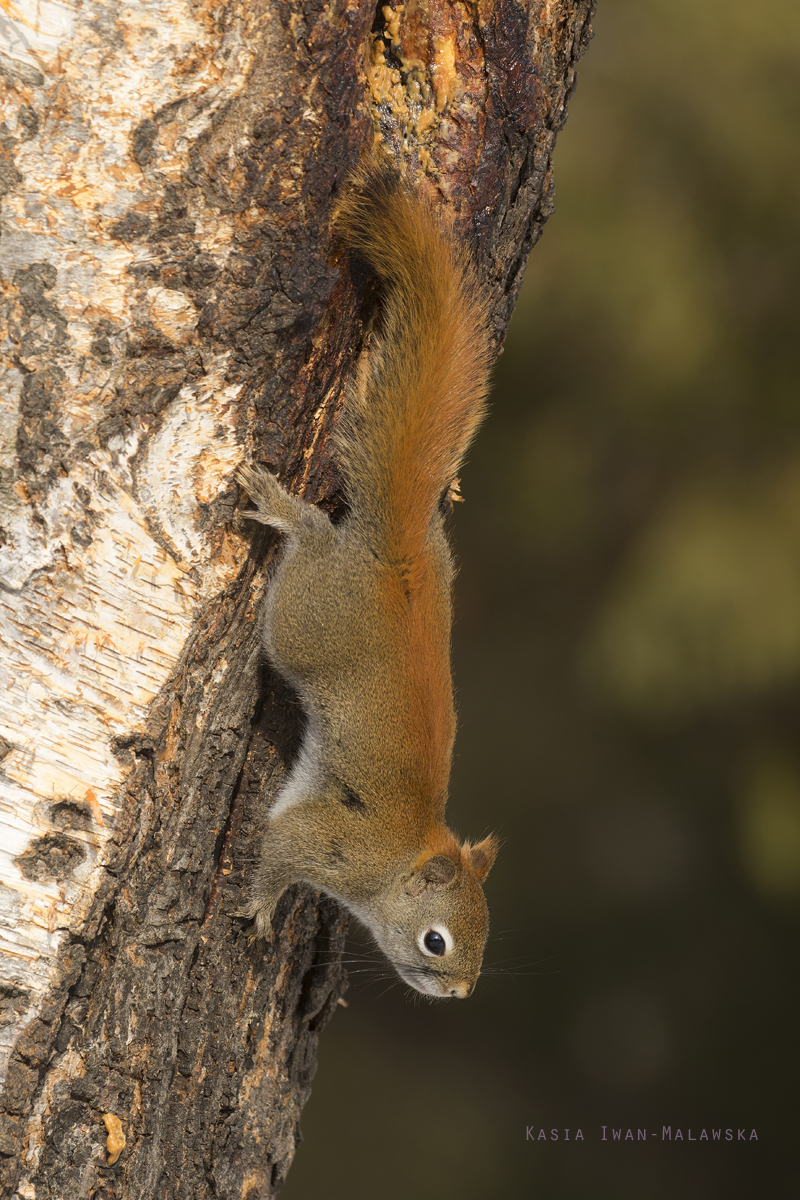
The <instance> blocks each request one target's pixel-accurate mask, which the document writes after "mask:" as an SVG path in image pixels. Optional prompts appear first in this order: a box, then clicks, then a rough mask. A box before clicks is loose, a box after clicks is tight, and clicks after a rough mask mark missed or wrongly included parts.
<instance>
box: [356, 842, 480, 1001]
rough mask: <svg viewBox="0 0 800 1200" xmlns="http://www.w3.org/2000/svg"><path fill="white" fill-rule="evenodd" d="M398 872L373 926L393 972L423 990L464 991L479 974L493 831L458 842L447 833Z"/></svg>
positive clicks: (463, 993) (465, 993)
mask: <svg viewBox="0 0 800 1200" xmlns="http://www.w3.org/2000/svg"><path fill="white" fill-rule="evenodd" d="M442 841H443V842H444V845H443V846H440V847H437V846H436V845H435V844H434V845H433V846H432V847H428V848H427V849H426V850H425V851H424V852H423V854H421V855H420V857H419V858H418V859H417V861H416V862H415V863H414V864H413V866H412V867H411V869H410V870H406V871H403V872H401V874H400V875H399V876H397V878H396V879H395V881H394V883H393V886H392V887H391V889H390V890H389V892H388V894H386V896H385V897H384V903H383V904H382V905H381V908H382V912H381V917H382V920H381V921H380V928H379V929H376V930H375V931H374V932H375V933H376V935H377V937H378V942H379V944H380V946H381V949H382V950H383V952H384V953H385V954H386V956H387V957H388V958H389V960H390V961H391V963H392V966H393V967H394V968H395V970H396V971H397V973H398V975H399V976H400V977H401V979H403V980H404V981H405V982H406V983H408V984H410V985H411V987H413V988H415V989H416V990H417V991H418V992H422V993H423V994H424V995H426V996H440V997H442V996H443V997H450V996H458V997H459V998H462V999H463V998H464V997H466V996H469V995H471V993H472V991H473V990H474V988H475V984H476V983H477V981H478V976H479V974H480V971H481V963H482V962H483V950H484V946H485V945H486V937H487V934H488V932H489V910H488V909H487V907H486V899H485V897H484V895H483V887H482V886H481V885H482V884H483V881H484V880H485V878H486V876H487V875H488V874H489V870H490V868H491V866H492V863H493V862H494V860H495V856H496V854H497V850H498V842H497V840H496V838H494V837H492V836H490V837H487V838H485V839H484V840H483V841H482V842H479V843H478V844H477V845H470V844H469V843H468V842H465V843H464V844H463V846H459V844H458V843H457V842H456V840H455V838H453V837H452V835H451V834H449V831H448V833H447V836H446V838H444V839H442Z"/></svg>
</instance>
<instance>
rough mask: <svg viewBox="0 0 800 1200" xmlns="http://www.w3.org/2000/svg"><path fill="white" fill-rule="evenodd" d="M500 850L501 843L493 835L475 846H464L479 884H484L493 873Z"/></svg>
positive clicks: (465, 853)
mask: <svg viewBox="0 0 800 1200" xmlns="http://www.w3.org/2000/svg"><path fill="white" fill-rule="evenodd" d="M499 849H500V843H499V842H498V840H497V838H496V837H495V836H494V834H493V833H490V834H489V836H488V837H485V838H484V839H483V841H482V842H478V843H477V844H476V845H474V846H470V845H468V844H467V845H465V846H464V855H465V857H466V859H467V860H468V862H469V865H470V866H471V867H472V871H473V874H474V875H475V878H476V879H477V880H478V882H479V883H483V881H484V879H485V878H486V876H487V875H488V874H489V872H490V871H491V869H492V867H493V865H494V860H495V859H496V858H497V851H498V850H499Z"/></svg>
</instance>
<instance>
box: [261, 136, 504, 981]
mask: <svg viewBox="0 0 800 1200" xmlns="http://www.w3.org/2000/svg"><path fill="white" fill-rule="evenodd" d="M333 229H334V234H335V236H336V238H337V239H338V240H339V242H340V243H341V244H342V245H343V246H344V247H345V249H346V250H347V252H348V254H349V255H350V256H351V257H352V258H354V259H358V260H361V261H362V262H365V263H366V264H367V265H368V266H369V267H370V268H371V269H372V271H374V273H375V275H376V276H377V279H378V283H379V288H380V319H379V322H378V324H377V329H376V331H375V332H374V333H373V335H372V338H371V341H370V343H369V345H368V349H367V353H366V354H365V355H364V356H363V357H362V362H361V365H360V367H359V369H358V371H357V373H356V375H355V378H354V379H353V381H352V382H351V384H350V386H349V390H348V392H347V396H346V402H345V407H344V412H343V415H342V417H341V418H340V420H339V422H338V426H337V429H336V433H335V447H336V450H337V451H338V455H339V458H340V460H341V464H342V472H343V476H344V482H345V494H346V499H347V504H348V512H347V515H346V516H345V517H344V519H343V520H342V521H341V522H339V523H337V524H336V525H334V524H332V523H331V521H330V519H329V517H328V516H327V514H326V513H325V512H323V511H322V510H321V509H319V508H316V507H315V506H314V505H312V504H309V503H307V502H306V501H305V500H303V499H302V498H301V497H299V496H293V495H290V494H289V492H287V491H286V489H285V488H284V487H283V486H282V484H281V483H279V482H278V480H277V478H276V477H275V476H274V475H273V474H271V473H269V472H267V471H265V470H263V469H259V468H247V467H245V468H242V469H241V470H240V471H239V472H238V480H239V482H240V483H241V484H242V485H243V487H244V488H245V489H246V491H247V493H248V494H249V496H250V497H251V499H252V500H253V502H254V503H255V504H256V506H257V508H256V511H250V512H246V513H245V514H244V515H246V516H249V517H252V518H253V519H254V520H257V521H260V522H262V523H263V524H265V525H271V526H273V527H274V528H276V529H279V530H280V531H281V533H283V534H284V536H285V547H284V550H283V555H282V558H281V561H280V563H279V565H278V567H277V570H276V572H275V575H274V578H273V580H272V583H271V587H270V590H269V594H268V600H267V606H266V617H265V623H264V646H265V648H266V652H267V655H268V657H269V659H270V661H271V663H272V664H273V665H274V666H275V668H276V669H277V670H278V671H279V672H280V674H281V675H282V676H283V677H284V678H285V679H286V680H288V682H289V683H290V684H291V685H292V687H293V688H294V689H295V690H296V691H297V693H298V696H299V698H300V701H301V704H302V707H303V709H304V711H305V715H306V729H305V733H304V736H303V741H302V747H301V749H300V753H299V755H298V758H297V760H296V762H295V763H294V765H293V766H292V767H291V769H290V770H289V772H288V774H287V777H286V780H285V782H284V784H283V786H282V787H281V789H280V791H279V793H278V795H277V797H276V799H275V802H274V804H273V806H272V809H271V810H270V812H269V815H268V819H267V829H266V834H265V837H264V842H263V848H262V852H261V859H260V865H259V867H258V869H257V874H256V881H255V885H254V888H253V891H252V896H251V900H250V907H249V909H248V914H249V915H250V916H254V917H255V919H256V923H257V928H258V930H259V931H260V932H261V933H267V932H268V931H269V929H270V927H271V919H272V915H273V913H274V910H275V906H276V904H277V901H278V899H279V897H280V895H281V893H282V892H283V891H284V890H285V889H286V888H287V887H288V886H289V885H290V884H292V883H295V882H299V881H305V882H306V883H310V884H312V885H313V886H314V887H316V888H319V889H320V890H321V891H323V892H325V893H327V894H328V895H330V896H333V897H335V898H336V899H337V900H339V901H340V902H341V903H342V904H343V905H345V906H346V907H347V908H348V909H349V910H350V911H351V912H352V913H353V914H355V916H356V917H358V918H359V919H360V920H361V921H362V922H363V923H364V925H366V927H367V929H368V930H369V931H370V932H371V933H372V935H373V936H374V938H375V939H376V941H377V943H378V945H379V946H380V948H381V950H382V951H383V952H384V953H385V955H386V956H387V958H388V959H389V961H390V962H391V963H392V965H393V966H394V968H395V969H396V971H397V972H398V974H399V975H400V976H401V978H402V979H403V980H404V981H405V982H406V983H408V984H410V985H411V987H413V988H415V989H416V990H417V991H419V992H422V993H423V994H425V995H427V996H444V997H449V996H457V997H465V996H469V995H470V993H471V992H472V991H473V989H474V987H475V984H476V982H477V978H478V975H479V974H480V970H481V963H482V960H483V952H484V946H485V943H486V937H487V932H488V923H489V917H488V910H487V907H486V900H485V898H484V894H483V888H482V884H483V881H484V880H485V879H486V876H487V874H488V872H489V869H490V867H491V866H492V863H493V862H494V858H495V855H496V853H497V841H496V839H495V838H494V837H493V836H489V837H487V838H485V839H484V840H483V841H481V842H479V843H478V844H477V845H471V844H470V843H468V842H464V843H463V844H462V843H459V841H458V840H457V838H456V837H455V835H454V834H453V833H452V832H451V831H450V829H449V828H448V827H447V825H446V824H445V819H444V818H445V802H446V799H447V793H448V785H449V778H450V765H451V758H452V751H453V739H454V736H455V729H456V720H455V711H454V705H453V686H452V679H451V670H450V626H451V599H450V592H451V584H452V579H453V564H452V559H451V556H450V551H449V548H448V544H447V539H446V536H445V530H444V517H443V509H444V505H445V500H446V497H447V495H448V492H449V489H450V487H451V485H452V483H453V481H454V480H455V478H456V476H457V474H458V470H459V466H460V464H461V462H462V459H463V457H464V454H465V452H466V450H467V447H468V446H469V443H470V441H471V440H472V437H473V435H474V433H475V430H476V428H477V426H478V424H479V422H480V420H481V418H482V416H483V413H484V408H485V403H486V393H487V386H488V372H489V366H490V358H491V344H490V340H489V334H488V329H487V305H486V301H485V299H484V290H483V288H482V287H481V285H480V283H479V280H478V277H477V274H476V271H475V268H474V266H473V265H472V262H471V261H470V259H469V257H468V255H467V254H466V253H465V252H464V250H463V249H462V248H461V247H460V246H459V245H458V244H457V242H456V241H455V238H454V235H453V233H452V232H451V230H450V228H449V226H447V225H445V223H444V222H443V221H442V220H441V219H440V218H438V217H437V215H436V213H435V211H434V209H433V207H432V206H431V205H430V204H429V203H428V202H427V201H426V200H424V199H423V198H422V197H421V196H420V195H419V194H418V193H417V192H416V191H415V190H413V189H412V187H411V186H410V185H409V184H408V183H407V182H406V181H405V180H404V179H403V178H401V176H400V175H399V174H398V172H397V171H396V170H395V169H394V168H393V167H392V166H390V164H389V163H388V161H386V160H385V159H383V158H382V157H380V156H379V154H378V153H377V152H373V155H372V156H371V157H370V158H369V159H368V160H367V162H366V164H365V165H363V166H362V167H361V168H360V169H359V170H358V171H357V172H356V174H355V175H354V176H353V177H352V178H351V180H350V182H349V184H348V186H347V187H346V188H345V190H344V193H343V197H342V199H341V200H340V202H339V204H338V206H337V208H336V209H335V211H334V219H333Z"/></svg>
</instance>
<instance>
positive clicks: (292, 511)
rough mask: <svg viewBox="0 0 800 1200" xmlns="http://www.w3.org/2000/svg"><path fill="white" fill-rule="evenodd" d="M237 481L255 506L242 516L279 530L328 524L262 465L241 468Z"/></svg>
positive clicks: (301, 528) (314, 509) (322, 515)
mask: <svg viewBox="0 0 800 1200" xmlns="http://www.w3.org/2000/svg"><path fill="white" fill-rule="evenodd" d="M236 481H237V483H239V484H241V486H242V487H243V488H244V489H245V491H246V492H247V494H248V496H249V497H250V499H251V500H252V501H253V503H254V504H255V505H256V509H255V511H254V512H253V511H250V512H247V511H242V513H241V515H242V516H243V517H247V518H248V519H249V520H251V521H259V522H260V523H261V524H262V525H272V526H273V527H274V528H275V529H280V531H281V532H282V533H290V534H291V533H294V534H297V533H300V532H301V531H302V530H303V529H304V528H305V529H311V528H317V529H318V528H319V527H320V526H321V525H325V526H327V525H329V524H330V522H329V519H328V517H327V515H326V514H325V513H324V512H323V511H322V510H321V509H319V508H316V507H315V506H314V505H313V504H309V503H308V502H307V501H306V500H303V499H302V498H301V497H300V496H292V495H290V493H289V492H287V490H286V488H285V487H284V486H283V484H282V483H281V482H280V481H279V480H278V477H277V476H276V475H273V474H272V472H271V471H266V470H264V468H263V467H240V468H239V470H238V471H237V472H236Z"/></svg>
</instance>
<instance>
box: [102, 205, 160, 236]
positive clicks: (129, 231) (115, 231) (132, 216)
mask: <svg viewBox="0 0 800 1200" xmlns="http://www.w3.org/2000/svg"><path fill="white" fill-rule="evenodd" d="M151 225H152V222H151V220H150V218H149V217H146V216H145V215H144V213H137V212H129V213H126V214H125V216H124V217H122V218H121V219H120V220H119V221H115V222H114V224H113V225H112V226H111V227H110V229H109V231H108V232H109V233H110V234H111V236H112V237H113V238H117V239H118V240H119V241H120V242H138V241H142V240H143V239H144V238H146V237H147V235H148V234H149V232H150V227H151Z"/></svg>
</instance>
